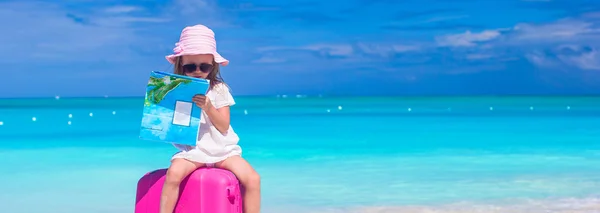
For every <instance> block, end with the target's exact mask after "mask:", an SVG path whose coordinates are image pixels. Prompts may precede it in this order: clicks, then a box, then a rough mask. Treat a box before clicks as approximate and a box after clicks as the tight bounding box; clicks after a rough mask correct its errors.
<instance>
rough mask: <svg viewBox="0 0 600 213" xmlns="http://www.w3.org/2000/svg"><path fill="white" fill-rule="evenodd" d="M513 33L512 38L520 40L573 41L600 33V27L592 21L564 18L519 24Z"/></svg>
mask: <svg viewBox="0 0 600 213" xmlns="http://www.w3.org/2000/svg"><path fill="white" fill-rule="evenodd" d="M512 33H513V34H512V38H511V39H514V40H516V41H520V42H546V41H565V40H570V41H572V40H573V39H575V38H579V39H585V37H587V36H590V35H593V34H597V33H600V29H598V28H595V27H594V23H593V22H590V21H586V20H578V19H562V20H559V21H556V22H552V23H547V24H538V25H535V24H527V23H522V24H517V25H516V26H515V27H514V28H513V32H512ZM596 38H597V37H596Z"/></svg>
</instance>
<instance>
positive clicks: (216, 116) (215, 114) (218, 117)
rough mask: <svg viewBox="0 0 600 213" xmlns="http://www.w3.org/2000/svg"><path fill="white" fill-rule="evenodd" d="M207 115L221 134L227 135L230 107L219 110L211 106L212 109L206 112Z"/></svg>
mask: <svg viewBox="0 0 600 213" xmlns="http://www.w3.org/2000/svg"><path fill="white" fill-rule="evenodd" d="M206 115H208V118H209V119H210V121H211V122H212V124H213V125H214V126H215V128H217V130H219V132H221V134H223V135H225V134H226V133H227V131H229V121H230V115H229V106H224V107H221V108H219V109H217V108H216V107H214V106H212V104H211V107H209V108H208V109H207V110H206Z"/></svg>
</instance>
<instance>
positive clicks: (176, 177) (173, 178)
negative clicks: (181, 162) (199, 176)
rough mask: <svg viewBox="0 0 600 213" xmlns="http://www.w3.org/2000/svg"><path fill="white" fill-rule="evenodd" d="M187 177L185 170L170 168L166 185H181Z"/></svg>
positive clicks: (166, 177)
mask: <svg viewBox="0 0 600 213" xmlns="http://www.w3.org/2000/svg"><path fill="white" fill-rule="evenodd" d="M185 176H186V172H185V169H183V168H180V167H169V169H167V174H166V176H165V183H166V184H171V185H179V184H180V183H181V181H183V179H184V178H185Z"/></svg>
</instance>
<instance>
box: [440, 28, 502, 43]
mask: <svg viewBox="0 0 600 213" xmlns="http://www.w3.org/2000/svg"><path fill="white" fill-rule="evenodd" d="M499 36H500V31H499V30H485V31H482V32H480V33H472V32H471V31H468V30H467V31H466V32H465V33H461V34H454V35H444V36H438V37H436V38H435V40H436V41H437V43H438V45H439V46H442V47H445V46H450V47H471V46H475V45H476V44H477V42H485V41H490V40H493V39H495V38H498V37H499Z"/></svg>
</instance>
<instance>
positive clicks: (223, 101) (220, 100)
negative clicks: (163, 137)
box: [171, 83, 242, 165]
mask: <svg viewBox="0 0 600 213" xmlns="http://www.w3.org/2000/svg"><path fill="white" fill-rule="evenodd" d="M206 97H208V98H209V99H210V101H211V103H212V105H213V106H214V107H215V108H217V109H219V108H221V107H224V106H233V105H235V101H234V100H233V96H232V95H231V93H230V92H229V88H227V86H226V85H225V84H223V83H219V84H216V85H215V86H214V87H213V88H212V89H210V90H209V91H208V92H207V93H206ZM238 141H239V137H238V135H237V134H236V133H235V132H234V131H233V128H232V127H231V125H229V130H228V131H227V133H226V134H221V132H219V130H217V128H216V127H215V126H214V125H213V124H212V122H210V118H208V115H207V114H206V113H205V112H204V110H203V111H202V113H201V115H200V127H199V128H198V139H197V141H196V146H195V147H194V146H189V145H183V144H176V143H173V145H174V146H175V147H177V149H179V150H180V152H178V153H176V154H175V155H173V157H172V158H171V160H173V159H176V158H184V159H187V160H189V161H194V162H198V163H203V164H213V165H214V163H217V162H221V161H223V160H225V159H227V158H228V157H231V156H234V155H240V156H241V155H242V148H241V147H240V146H239V145H238Z"/></svg>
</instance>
